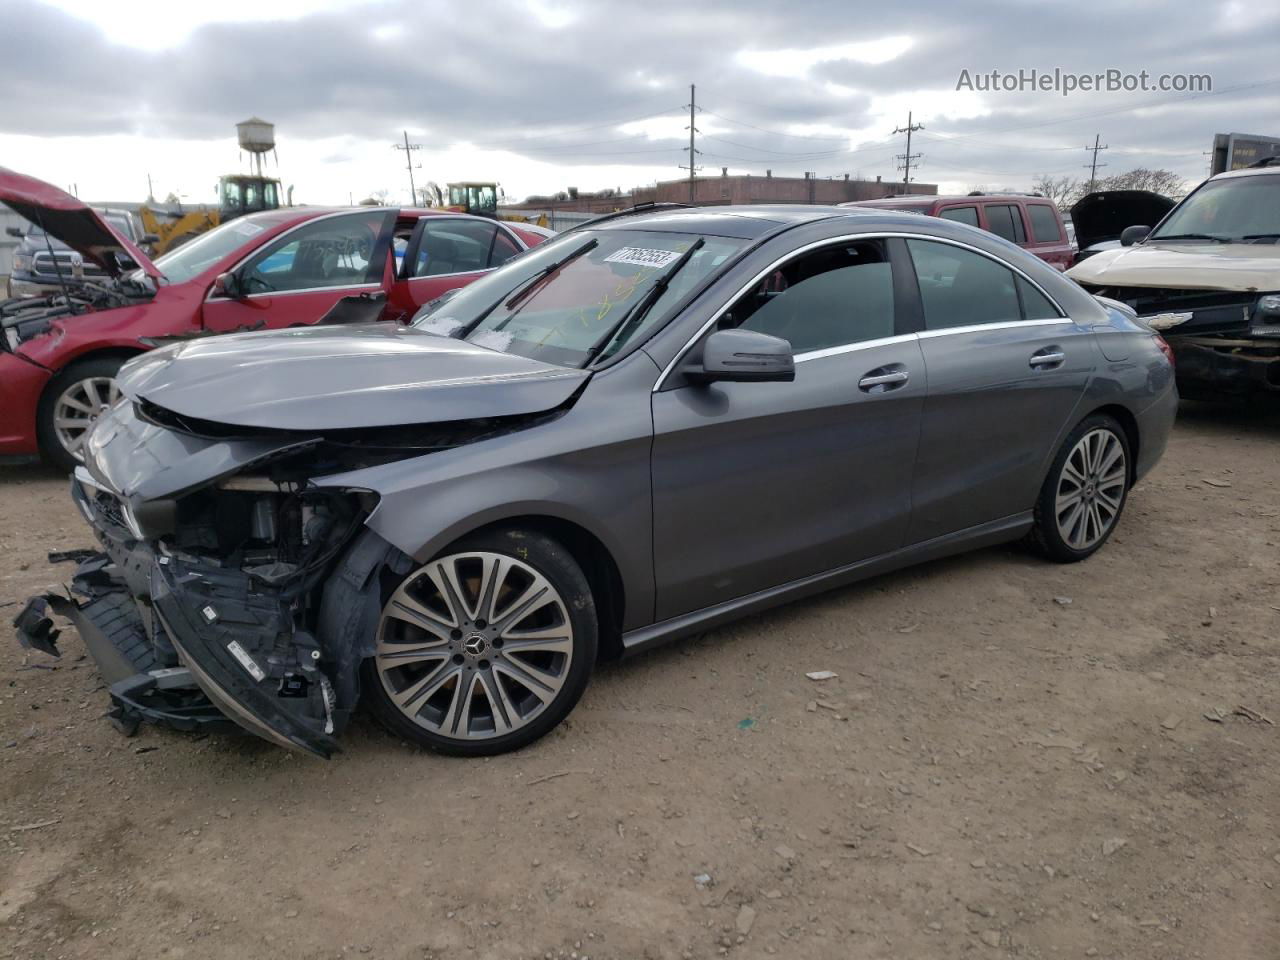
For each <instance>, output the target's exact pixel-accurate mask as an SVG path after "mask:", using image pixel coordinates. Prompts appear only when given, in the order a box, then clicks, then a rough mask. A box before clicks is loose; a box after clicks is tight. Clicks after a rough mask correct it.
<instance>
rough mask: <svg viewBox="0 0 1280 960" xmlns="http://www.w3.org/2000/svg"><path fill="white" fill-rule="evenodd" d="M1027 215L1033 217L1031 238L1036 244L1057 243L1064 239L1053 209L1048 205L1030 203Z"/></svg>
mask: <svg viewBox="0 0 1280 960" xmlns="http://www.w3.org/2000/svg"><path fill="white" fill-rule="evenodd" d="M1027 213H1029V214H1030V215H1031V236H1033V237H1035V241H1036V243H1057V242H1058V241H1060V240H1061V239H1062V231H1061V230H1059V229H1058V217H1057V215H1056V214H1055V213H1054V212H1053V207H1051V206H1049V205H1048V204H1047V203H1029V204H1027Z"/></svg>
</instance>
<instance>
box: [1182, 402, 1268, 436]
mask: <svg viewBox="0 0 1280 960" xmlns="http://www.w3.org/2000/svg"><path fill="white" fill-rule="evenodd" d="M1180 426H1181V427H1196V428H1204V429H1205V430H1208V431H1213V432H1222V433H1227V432H1231V433H1237V434H1239V433H1245V434H1249V435H1251V436H1255V437H1268V436H1269V437H1273V438H1275V439H1276V440H1280V395H1278V396H1274V397H1273V396H1271V395H1268V394H1262V395H1258V396H1255V397H1251V398H1249V399H1247V400H1244V399H1242V400H1183V401H1182V402H1181V403H1180V404H1179V405H1178V420H1177V423H1175V424H1174V430H1175V432H1176V431H1177V429H1178V427H1180Z"/></svg>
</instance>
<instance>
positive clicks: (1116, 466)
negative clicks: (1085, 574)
mask: <svg viewBox="0 0 1280 960" xmlns="http://www.w3.org/2000/svg"><path fill="white" fill-rule="evenodd" d="M1128 477H1129V472H1128V465H1127V464H1126V463H1125V454H1124V444H1122V443H1121V442H1120V438H1119V437H1118V436H1116V435H1115V433H1113V432H1112V431H1111V430H1107V429H1104V428H1099V429H1097V430H1090V431H1089V432H1088V433H1086V434H1085V435H1084V436H1083V437H1081V438H1080V440H1079V442H1077V443H1076V445H1075V446H1074V447H1072V448H1071V453H1070V454H1068V456H1067V459H1066V461H1065V462H1064V463H1063V465H1062V472H1061V473H1060V474H1059V476H1058V489H1057V496H1056V499H1055V507H1054V518H1055V520H1056V522H1057V525H1058V533H1059V534H1060V535H1061V536H1062V539H1063V541H1064V542H1066V543H1067V545H1068V546H1070V547H1071V548H1072V549H1073V550H1088V549H1089V548H1090V547H1092V546H1093V545H1094V544H1096V543H1097V542H1098V541H1100V540H1101V539H1102V538H1103V537H1105V536H1106V535H1107V532H1108V531H1109V530H1110V529H1111V527H1112V525H1113V524H1114V523H1115V522H1116V517H1118V516H1119V515H1120V508H1121V506H1122V505H1123V504H1124V493H1125V484H1126V483H1127V482H1128Z"/></svg>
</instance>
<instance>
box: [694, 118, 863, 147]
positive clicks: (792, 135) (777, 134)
mask: <svg viewBox="0 0 1280 960" xmlns="http://www.w3.org/2000/svg"><path fill="white" fill-rule="evenodd" d="M703 112H704V113H708V114H710V115H711V116H713V117H718V118H719V119H721V120H724V121H725V122H726V123H736V124H737V125H738V126H740V127H750V128H751V129H752V130H759V131H760V132H761V133H769V134H772V135H773V136H775V137H787V138H789V139H791V140H825V141H828V142H830V143H848V142H849V138H848V137H808V136H805V135H804V134H800V133H783V132H782V131H781V130H770V129H769V128H767V127H757V126H756V125H755V124H754V123H747V122H746V121H745V120H735V119H733V117H726V116H725V115H724V114H723V113H716V112H715V111H714V110H704V111H703Z"/></svg>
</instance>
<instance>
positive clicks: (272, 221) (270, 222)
mask: <svg viewBox="0 0 1280 960" xmlns="http://www.w3.org/2000/svg"><path fill="white" fill-rule="evenodd" d="M360 210H395V211H397V212H398V214H399V216H401V217H456V218H459V219H463V220H489V218H488V217H477V216H475V215H473V214H469V213H459V212H457V211H453V210H436V209H433V208H429V207H377V206H372V205H370V206H364V207H280V208H278V209H276V210H262V211H259V212H258V213H246V214H244V215H243V216H240V217H237V218H236V219H237V220H247V221H249V222H250V223H256V224H258V225H259V226H263V227H274V226H279V225H281V224H285V225H289V226H293V225H294V224H298V223H302V222H304V221H306V220H313V219H315V218H316V217H327V216H330V215H332V214H335V213H356V212H358V211H360ZM489 222H493V221H492V220H490V221H489Z"/></svg>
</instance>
